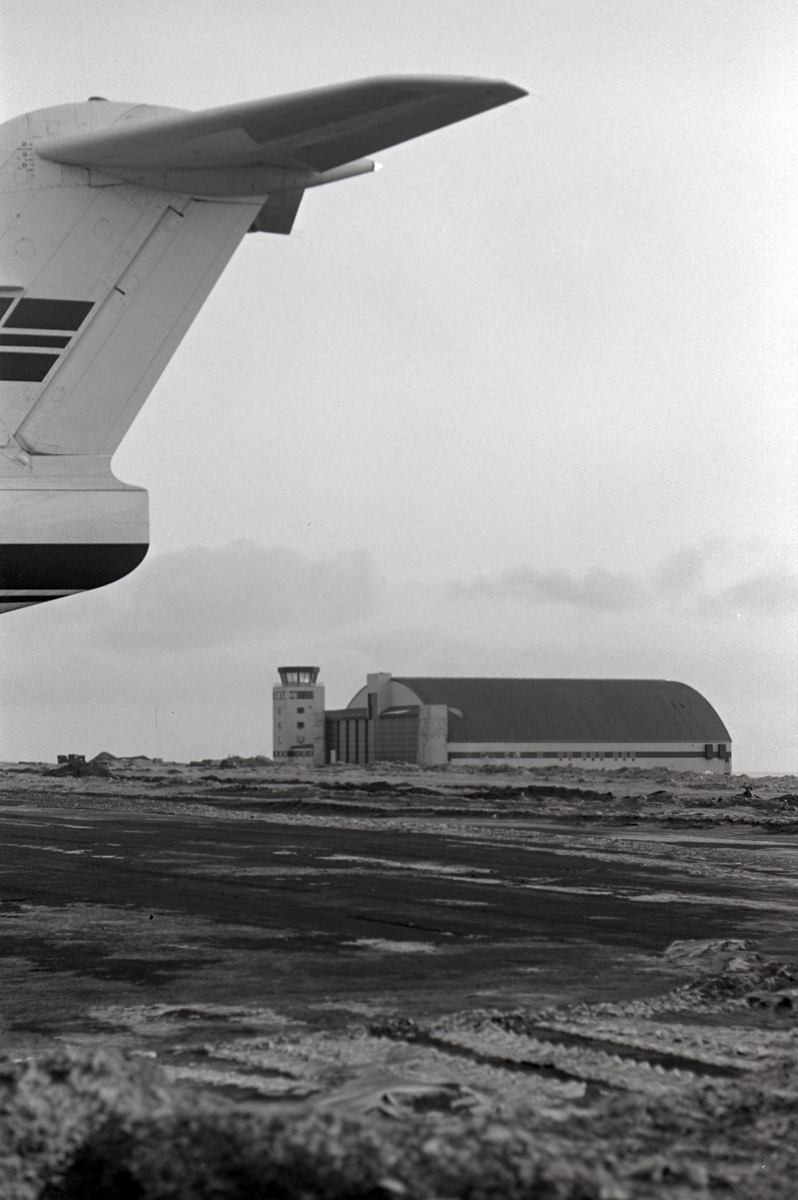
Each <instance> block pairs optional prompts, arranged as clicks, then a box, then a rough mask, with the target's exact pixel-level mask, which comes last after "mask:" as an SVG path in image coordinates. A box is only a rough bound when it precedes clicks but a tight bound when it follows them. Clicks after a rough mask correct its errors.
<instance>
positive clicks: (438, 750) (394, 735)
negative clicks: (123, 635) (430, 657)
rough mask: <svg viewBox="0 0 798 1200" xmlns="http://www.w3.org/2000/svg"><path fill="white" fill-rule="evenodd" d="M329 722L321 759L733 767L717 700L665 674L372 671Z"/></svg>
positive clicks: (691, 768)
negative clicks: (490, 675)
mask: <svg viewBox="0 0 798 1200" xmlns="http://www.w3.org/2000/svg"><path fill="white" fill-rule="evenodd" d="M281 676H282V669H281ZM314 679H315V677H314ZM324 726H325V732H324V748H323V752H322V757H321V759H320V761H324V762H328V763H376V762H408V763H418V764H419V765H421V766H437V765H441V764H443V763H452V764H455V763H479V762H485V761H491V760H499V761H502V760H504V761H507V760H519V762H518V765H521V763H523V764H524V765H527V766H534V765H539V766H546V765H556V764H560V765H565V764H573V765H578V766H579V767H580V768H582V769H589V768H599V767H601V768H603V769H605V770H606V769H607V768H610V769H617V768H620V767H624V766H632V765H636V766H641V767H642V766H646V767H669V768H671V769H672V770H682V771H712V772H716V773H724V774H728V773H730V772H731V738H730V736H729V732H728V730H727V729H726V726H725V725H724V724H723V722H722V721H721V719H720V717H719V716H718V714H717V713H716V712H715V709H714V708H713V707H712V705H711V704H710V703H709V701H708V700H706V699H705V698H704V697H703V696H702V695H701V694H700V693H699V692H697V691H696V690H695V689H694V688H691V687H688V685H687V684H685V683H675V682H672V681H671V680H665V679H465V678H463V679H461V678H451V679H426V678H424V679H419V678H415V677H414V678H406V677H402V678H393V677H392V676H391V675H389V674H387V673H384V672H382V673H379V674H374V675H369V676H368V678H367V682H366V685H365V687H363V688H361V689H360V691H358V692H357V693H356V694H355V695H354V696H353V697H352V699H351V700H350V702H349V704H348V705H347V707H346V708H343V709H338V710H335V711H331V712H327V713H326V714H325V718H324ZM276 746H277V743H276V742H275V747H276ZM289 755H290V751H289ZM275 757H278V755H277V753H275ZM308 757H309V756H308ZM316 761H319V759H316Z"/></svg>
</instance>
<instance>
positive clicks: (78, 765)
mask: <svg viewBox="0 0 798 1200" xmlns="http://www.w3.org/2000/svg"><path fill="white" fill-rule="evenodd" d="M44 774H45V775H70V776H72V777H73V778H74V779H84V778H86V777H87V776H91V775H96V776H97V777H98V778H100V779H115V778H116V776H115V775H114V773H113V772H112V771H111V770H110V768H109V767H108V766H107V764H106V763H104V762H97V761H96V760H95V759H92V761H91V762H82V761H79V760H77V761H76V760H73V761H72V762H65V763H62V765H61V766H60V767H52V768H51V769H50V770H49V771H45V772H44Z"/></svg>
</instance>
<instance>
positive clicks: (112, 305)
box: [0, 78, 524, 611]
mask: <svg viewBox="0 0 798 1200" xmlns="http://www.w3.org/2000/svg"><path fill="white" fill-rule="evenodd" d="M523 94H524V93H523V92H522V91H521V89H520V88H513V87H511V86H510V85H508V84H502V83H491V82H485V81H481V80H462V79H438V78H420V79H419V78H410V79H384V80H379V79H378V80H362V81H359V82H356V83H352V84H343V85H337V86H336V87H332V88H326V89H317V90H315V91H312V92H305V93H299V94H296V95H293V96H287V97H285V96H284V97H277V98H273V99H269V100H264V101H254V102H249V103H246V104H241V105H233V106H230V107H228V108H222V109H211V110H208V111H206V112H200V113H186V112H182V111H181V110H176V109H163V108H154V107H151V106H147V105H131V104H120V103H112V102H110V101H104V100H99V99H96V98H95V99H94V100H92V101H88V102H87V103H85V104H71V105H64V106H60V107H57V108H49V109H42V110H40V111H39V112H34V113H28V114H27V115H25V116H22V117H18V118H16V119H15V120H13V121H10V122H8V123H7V124H6V125H4V126H3V127H2V130H0V203H1V204H2V209H1V210H0V270H1V271H2V274H0V611H3V610H5V609H8V608H18V607H21V606H24V605H26V604H32V603H37V602H40V601H42V600H47V599H53V598H55V597H57V596H63V595H69V594H72V593H74V592H77V591H82V590H84V589H86V588H91V587H99V586H102V585H103V584H105V583H109V582H112V581H113V580H114V579H118V578H121V577H122V576H123V575H125V574H127V573H128V572H129V571H131V570H133V568H134V567H135V566H136V565H137V564H138V563H139V562H140V561H141V560H142V558H143V557H144V555H145V553H146V550H147V543H148V519H147V495H146V492H145V491H144V490H143V489H141V488H134V487H130V486H128V485H126V484H122V483H120V482H119V481H118V480H117V479H116V478H115V477H114V476H113V474H112V473H111V469H110V462H111V456H112V455H113V453H114V451H115V450H116V448H117V446H118V445H119V443H120V441H121V440H122V438H123V437H124V435H125V433H126V432H127V429H128V428H129V426H130V424H131V422H132V421H133V419H134V418H135V416H136V414H137V413H138V411H139V409H140V408H141V406H142V404H143V403H144V401H145V399H146V398H147V395H148V394H149V392H150V391H151V390H152V388H153V386H154V385H155V383H156V381H157V379H158V377H159V376H160V374H161V372H162V371H163V370H164V368H165V367H166V365H167V363H168V362H169V359H170V358H171V357H172V355H173V354H174V352H175V350H176V349H177V347H178V345H179V343H180V341H181V339H182V338H183V336H184V335H185V333H186V331H187V330H188V328H189V326H190V324H191V322H192V321H193V320H194V317H195V316H196V315H197V313H198V312H199V310H200V308H201V306H202V304H203V303H204V301H205V300H206V298H207V297H208V295H209V293H210V291H211V289H212V288H213V286H214V284H215V283H216V281H217V279H218V278H219V276H220V275H221V273H222V271H223V270H224V268H225V266H226V265H227V263H228V262H229V260H230V258H231V256H232V254H233V252H234V251H235V249H236V247H237V246H238V244H239V242H240V241H241V240H242V239H243V237H244V235H245V234H246V233H247V232H248V231H250V230H251V231H253V232H254V231H265V232H273V233H288V232H290V230H291V227H292V225H293V221H294V218H295V216H296V212H297V209H298V207H299V204H300V202H301V200H302V197H303V194H304V191H305V190H306V189H307V188H309V187H318V186H320V185H323V184H327V183H332V182H335V181H336V180H339V179H345V178H347V177H349V176H350V175H356V174H361V173H363V172H364V171H370V170H372V169H373V166H374V164H373V163H372V162H371V161H370V160H368V159H364V158H363V155H364V154H368V153H371V152H373V151H374V150H377V149H383V148H385V147H386V146H388V145H394V144H396V143H397V142H401V141H405V140H407V139H408V138H412V137H417V136H418V135H419V134H422V133H426V132H428V131H429V130H431V129H434V128H438V127H440V126H442V125H447V124H450V123H452V122H454V121H459V120H462V119H464V118H465V117H469V116H472V115H474V114H475V113H476V112H480V111H484V110H485V109H489V108H493V107H496V106H497V105H499V104H504V103H506V102H507V101H508V100H511V99H515V98H516V97H518V96H520V95H523Z"/></svg>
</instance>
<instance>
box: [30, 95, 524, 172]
mask: <svg viewBox="0 0 798 1200" xmlns="http://www.w3.org/2000/svg"><path fill="white" fill-rule="evenodd" d="M524 95H526V93H525V92H524V91H523V89H522V88H518V87H514V86H513V85H512V84H509V83H502V82H499V81H492V80H484V79H468V78H459V77H448V78H447V77H445V76H408V77H396V78H391V77H387V78H377V79H361V80H358V81H357V82H354V83H344V84H337V85H336V86H334V87H326V88H316V89H314V90H313V91H309V92H296V93H294V94H292V95H288V96H275V97H272V98H271V99H267V100H254V101H250V102H248V103H245V104H233V105H230V106H228V107H225V108H212V109H206V110H205V111H204V112H197V113H194V112H182V111H179V110H178V111H175V110H174V109H167V110H164V109H157V108H150V107H148V106H146V105H140V106H138V107H134V108H131V109H130V110H129V111H128V112H127V113H126V114H125V115H124V116H123V117H122V118H121V119H120V120H117V121H116V122H115V123H114V124H112V125H110V126H106V127H105V128H101V129H95V130H94V131H91V132H87V133H79V134H77V135H74V136H67V137H57V138H49V139H45V140H43V141H42V142H40V143H39V145H38V146H37V147H36V149H37V151H38V153H39V154H40V155H41V156H42V157H43V158H49V159H52V160H54V161H56V162H62V163H72V164H74V165H77V166H83V167H97V168H99V169H102V170H105V171H108V172H109V173H110V174H113V172H114V168H115V167H117V168H120V169H123V170H124V169H126V168H127V169H134V170H135V169H157V168H162V169H167V170H168V169H172V170H174V169H179V168H187V169H192V168H193V169H197V168H207V167H236V166H238V167H243V166H250V165H252V164H253V163H265V164H270V165H274V166H281V167H288V168H294V169H298V170H308V169H309V170H313V171H327V170H329V169H330V168H332V167H337V166H340V165H342V164H343V163H348V162H351V161H352V160H353V159H358V158H364V157H367V156H368V155H370V154H374V153H376V152H377V151H379V150H384V149H385V148H386V147H388V146H394V145H397V144H398V143H400V142H406V141H408V140H409V139H410V138H415V137H419V136H420V135H421V134H424V133H429V132H430V131H431V130H433V129H440V128H441V127H442V126H444V125H451V124H453V123H454V122H455V121H463V120H465V118H466V117H472V116H475V115H476V114H477V113H480V112H485V111H486V110H487V109H491V108H496V107H498V106H499V105H501V104H507V103H508V102H509V101H510V100H516V99H518V98H519V97H521V96H524Z"/></svg>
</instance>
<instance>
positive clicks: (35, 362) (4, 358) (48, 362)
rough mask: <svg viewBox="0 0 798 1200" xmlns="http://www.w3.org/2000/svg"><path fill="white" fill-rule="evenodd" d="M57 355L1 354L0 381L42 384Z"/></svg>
mask: <svg viewBox="0 0 798 1200" xmlns="http://www.w3.org/2000/svg"><path fill="white" fill-rule="evenodd" d="M57 358H58V355H57V354H24V353H23V352H22V351H20V352H19V353H15V352H14V351H13V350H4V351H3V352H2V353H0V379H4V380H6V381H9V382H12V381H13V382H16V383H41V382H42V380H43V379H44V377H45V375H46V374H47V372H48V371H49V370H50V367H51V366H52V365H53V363H54V362H55V361H56V360H57Z"/></svg>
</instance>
